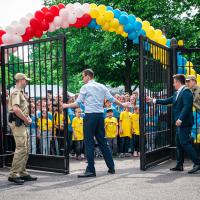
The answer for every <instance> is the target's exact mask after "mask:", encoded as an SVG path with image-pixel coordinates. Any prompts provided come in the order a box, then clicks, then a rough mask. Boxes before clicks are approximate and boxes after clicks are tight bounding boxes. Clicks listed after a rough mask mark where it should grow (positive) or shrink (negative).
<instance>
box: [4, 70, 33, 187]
mask: <svg viewBox="0 0 200 200" xmlns="http://www.w3.org/2000/svg"><path fill="white" fill-rule="evenodd" d="M14 78H15V80H16V86H15V88H14V90H13V91H12V92H11V95H10V98H9V103H8V109H9V126H10V128H11V130H12V133H13V136H14V139H15V144H16V148H15V153H14V157H13V162H12V167H11V169H10V174H9V177H8V181H10V182H14V183H16V184H23V183H24V182H25V181H34V180H37V178H36V177H32V176H30V175H29V174H28V172H27V171H26V163H27V161H28V156H29V149H30V141H29V133H28V129H27V127H26V126H28V125H30V124H31V119H30V117H29V109H28V102H27V100H26V99H25V96H24V91H23V90H24V88H25V87H26V84H27V82H28V81H30V79H29V78H27V77H26V75H25V74H22V73H17V74H16V75H15V76H14Z"/></svg>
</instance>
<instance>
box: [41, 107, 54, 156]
mask: <svg viewBox="0 0 200 200" xmlns="http://www.w3.org/2000/svg"><path fill="white" fill-rule="evenodd" d="M37 125H38V133H39V135H38V137H39V138H40V144H41V153H42V154H43V155H50V140H51V137H52V121H51V120H50V119H48V114H47V111H46V109H42V115H41V118H39V119H38V124H37Z"/></svg>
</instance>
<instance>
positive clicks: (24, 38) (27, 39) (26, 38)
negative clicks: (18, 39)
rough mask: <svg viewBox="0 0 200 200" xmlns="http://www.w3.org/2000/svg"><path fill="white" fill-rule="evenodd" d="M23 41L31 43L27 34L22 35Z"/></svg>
mask: <svg viewBox="0 0 200 200" xmlns="http://www.w3.org/2000/svg"><path fill="white" fill-rule="evenodd" d="M22 40H23V42H27V41H29V37H28V35H27V34H24V35H22Z"/></svg>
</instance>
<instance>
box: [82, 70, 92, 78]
mask: <svg viewBox="0 0 200 200" xmlns="http://www.w3.org/2000/svg"><path fill="white" fill-rule="evenodd" d="M82 73H84V75H86V76H87V75H88V76H89V77H90V78H94V71H93V70H92V69H85V70H83V71H82Z"/></svg>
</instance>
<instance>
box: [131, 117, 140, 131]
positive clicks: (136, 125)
mask: <svg viewBox="0 0 200 200" xmlns="http://www.w3.org/2000/svg"><path fill="white" fill-rule="evenodd" d="M139 116H140V115H139V114H137V113H133V114H132V127H133V129H134V134H135V135H140V123H139Z"/></svg>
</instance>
